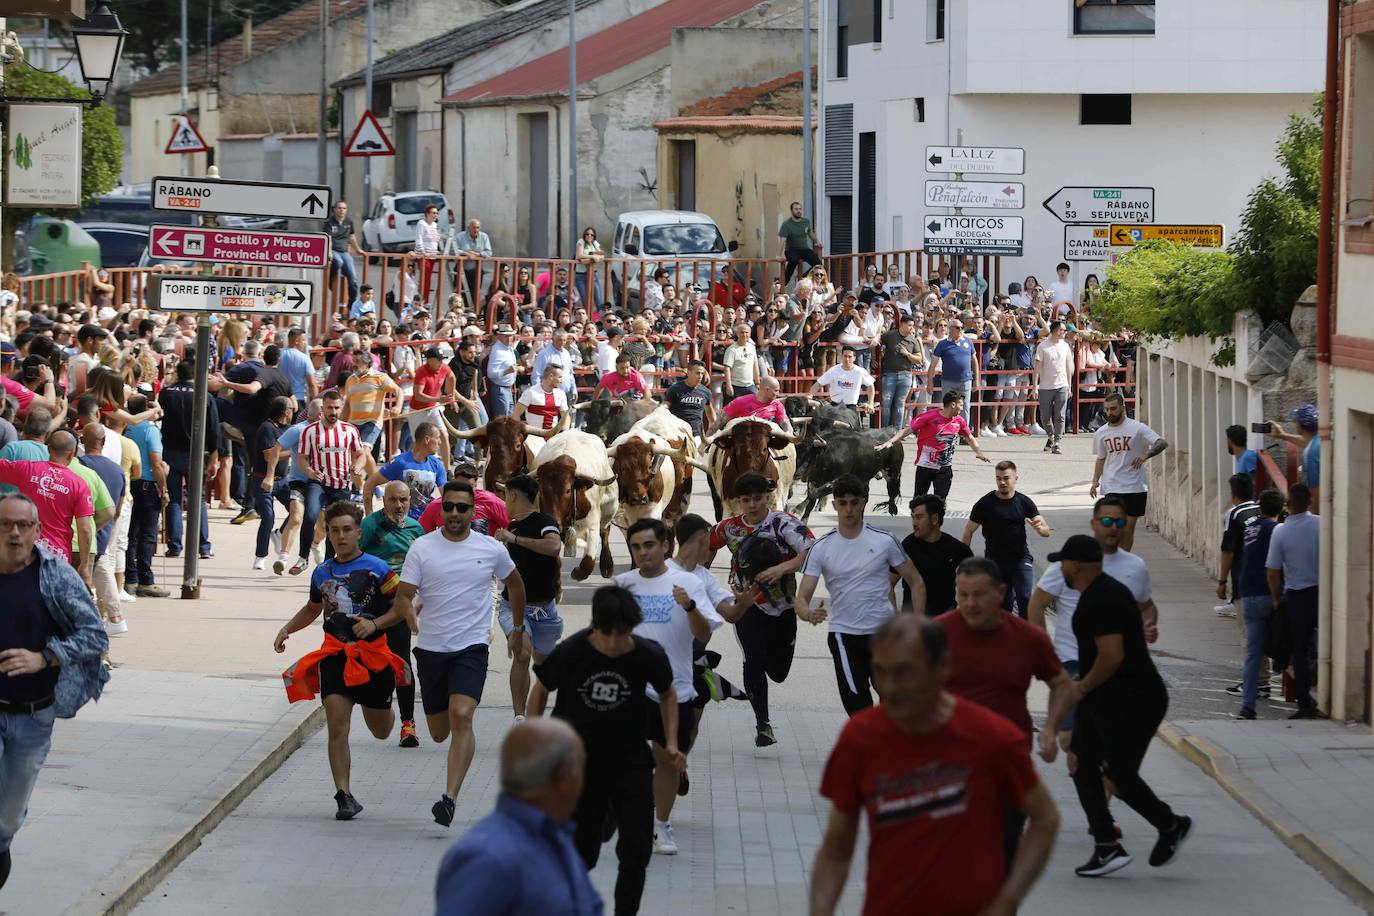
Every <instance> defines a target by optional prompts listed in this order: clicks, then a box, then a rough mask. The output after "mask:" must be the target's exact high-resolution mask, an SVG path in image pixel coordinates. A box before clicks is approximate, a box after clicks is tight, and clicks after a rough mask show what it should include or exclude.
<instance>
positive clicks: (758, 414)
mask: <svg viewBox="0 0 1374 916" xmlns="http://www.w3.org/2000/svg"><path fill="white" fill-rule="evenodd" d="M779 387H780V386H779V385H778V380H777V379H776V378H774V377H773V376H771V375H765V376H764V377H763V378H761V379H759V385H758V390H757V391H756V392H755V393H754V394H742V395H740V396H739V397H737V398H735V399H734V400H733V401H731V402H730V403H729V404H726V405H725V410H724V415H723V416H722V417H721V420H720V423H719V424H718V425H719V426H724V425H725V424H726V423H728V422H729V421H731V420H737V419H739V418H740V417H753V418H755V419H757V420H772V421H773V422H774V423H776V424H778V425H779V426H781V427H782V430H783V432H785V433H787V434H788V435H789V436H790V435H792V421H791V420H789V419H787V410H786V408H784V407H783V406H782V401H781V400H779V399H778V389H779Z"/></svg>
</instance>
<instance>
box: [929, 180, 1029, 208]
mask: <svg viewBox="0 0 1374 916" xmlns="http://www.w3.org/2000/svg"><path fill="white" fill-rule="evenodd" d="M1025 205H1026V186H1025V185H1024V184H1022V183H1021V182H1019V181H941V180H938V179H934V178H928V179H926V206H927V207H972V208H974V209H986V210H1020V209H1021V208H1022V207H1024V206H1025Z"/></svg>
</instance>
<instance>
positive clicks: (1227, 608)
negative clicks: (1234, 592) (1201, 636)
mask: <svg viewBox="0 0 1374 916" xmlns="http://www.w3.org/2000/svg"><path fill="white" fill-rule="evenodd" d="M1212 610H1214V611H1216V612H1217V616H1218V617H1234V616H1236V606H1235V605H1234V604H1218V605H1217V606H1216V607H1214V608H1212Z"/></svg>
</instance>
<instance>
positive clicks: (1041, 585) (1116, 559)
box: [1035, 550, 1150, 662]
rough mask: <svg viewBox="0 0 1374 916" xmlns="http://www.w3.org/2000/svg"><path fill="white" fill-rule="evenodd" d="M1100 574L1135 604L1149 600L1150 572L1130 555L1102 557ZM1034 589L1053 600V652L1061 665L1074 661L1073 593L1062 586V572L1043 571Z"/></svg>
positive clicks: (1075, 607) (1119, 552)
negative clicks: (1125, 590)
mask: <svg viewBox="0 0 1374 916" xmlns="http://www.w3.org/2000/svg"><path fill="white" fill-rule="evenodd" d="M1102 571H1103V572H1105V573H1106V574H1107V575H1109V576H1111V577H1112V578H1113V579H1115V580H1116V581H1118V582H1120V583H1121V584H1122V585H1124V586H1126V587H1127V588H1129V589H1130V590H1131V594H1132V595H1133V596H1134V597H1135V600H1136V603H1137V604H1144V603H1145V602H1147V601H1149V600H1150V568H1149V567H1148V566H1146V565H1145V561H1144V560H1142V559H1141V558H1140V557H1138V556H1136V555H1135V554H1133V553H1130V552H1129V551H1125V550H1117V551H1116V552H1115V553H1104V554H1103V555H1102ZM1035 587H1036V588H1038V589H1040V590H1041V591H1042V592H1046V593H1048V594H1049V596H1050V597H1051V598H1053V599H1054V609H1055V612H1056V614H1057V616H1056V618H1055V621H1054V651H1055V652H1056V653H1058V655H1059V660H1060V661H1061V662H1076V661H1078V640H1077V639H1076V638H1075V637H1074V635H1073V614H1074V611H1076V610H1078V596H1079V592H1078V590H1077V589H1073V588H1069V587H1068V586H1067V585H1065V584H1064V570H1063V567H1062V566H1060V564H1058V563H1051V564H1050V565H1049V567H1047V568H1046V569H1045V573H1044V575H1042V576H1041V577H1040V581H1039V582H1037V583H1035Z"/></svg>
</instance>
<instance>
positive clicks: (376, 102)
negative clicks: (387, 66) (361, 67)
mask: <svg viewBox="0 0 1374 916" xmlns="http://www.w3.org/2000/svg"><path fill="white" fill-rule="evenodd" d="M372 114H373V115H375V116H376V117H379V118H385V117H389V116H390V115H391V84H390V83H387V82H381V83H373V84H372Z"/></svg>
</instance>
